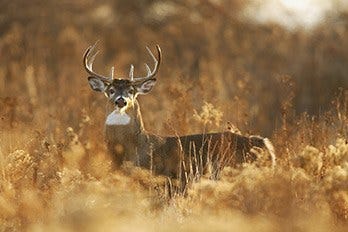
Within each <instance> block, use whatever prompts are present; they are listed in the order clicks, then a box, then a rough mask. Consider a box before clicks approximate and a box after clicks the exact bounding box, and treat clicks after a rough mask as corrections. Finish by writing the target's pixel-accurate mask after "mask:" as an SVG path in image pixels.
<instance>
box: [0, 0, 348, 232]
mask: <svg viewBox="0 0 348 232" xmlns="http://www.w3.org/2000/svg"><path fill="white" fill-rule="evenodd" d="M16 2H17V3H11V4H10V3H9V4H4V6H3V7H1V9H0V13H1V12H2V15H5V16H2V17H3V19H4V20H5V21H4V22H5V23H2V22H0V32H1V34H0V48H1V52H0V61H1V62H0V63H1V64H0V171H1V175H0V231H233V230H237V231H345V229H346V228H347V227H348V142H347V136H348V91H347V88H346V87H347V81H346V80H347V79H346V74H347V67H348V65H347V64H346V62H347V60H348V52H347V49H346V48H347V47H348V46H347V41H348V39H347V38H348V30H347V27H344V24H332V25H331V24H330V25H323V26H322V27H318V28H317V29H314V30H313V31H312V32H311V33H307V32H304V31H296V32H289V31H286V30H284V29H282V28H281V27H279V26H276V25H264V26H259V25H253V24H250V23H245V22H241V21H239V20H238V19H236V18H234V17H233V14H234V13H233V12H234V11H238V9H240V7H241V6H242V5H243V3H242V1H238V0H235V1H222V3H221V6H220V5H216V6H215V7H213V6H212V5H211V4H210V2H211V1H202V4H201V5H199V6H197V5H194V4H193V3H192V2H193V1H188V2H189V3H188V4H187V5H186V1H182V2H180V1H179V2H178V3H177V4H172V5H171V7H174V8H177V7H179V8H178V9H181V10H178V11H177V12H176V13H175V14H174V15H172V16H171V17H169V18H167V19H162V21H160V22H157V21H156V20H157V19H156V18H155V17H154V16H151V15H149V14H148V10H149V9H150V10H151V9H152V10H154V9H155V8H154V7H155V5H152V3H151V4H150V3H149V4H150V6H149V7H146V6H143V7H139V5H138V4H136V3H135V2H136V1H129V2H130V3H128V1H115V2H114V1H108V0H106V1H103V4H102V5H98V6H95V5H96V4H97V3H96V2H93V1H84V0H83V1H82V0H81V1H78V0H76V1H74V3H70V1H60V3H57V1H47V4H34V3H30V4H29V5H28V3H27V1H16ZM34 2H35V1H34ZM104 2H105V3H104ZM126 2H127V3H126ZM155 3H156V1H154V3H153V4H155ZM23 4H24V5H23ZM98 4H99V3H98ZM180 4H181V5H180ZM192 4H193V5H192ZM19 5H21V7H19ZM164 5H165V4H164ZM225 5H226V6H225ZM23 6H25V7H23ZM234 6H235V7H234ZM226 7H227V8H226ZM174 8H171V9H174ZM220 8H221V9H220ZM229 8H233V9H234V11H231V12H232V13H231V14H229V12H226V11H224V10H223V9H229ZM98 9H99V10H98ZM129 9H132V10H133V11H134V12H135V13H134V14H131V15H130V14H128V12H129ZM96 10H97V11H96ZM8 12H11V13H13V14H12V15H10V14H9V13H8ZM38 12H40V13H38ZM76 12H78V13H76ZM190 12H195V13H196V14H197V15H196V16H200V17H201V21H197V20H196V21H195V20H193V21H192V15H191V13H190ZM105 14H106V15H107V17H106V18H105ZM109 14H111V16H110V15H109ZM48 16H49V17H48ZM116 16H117V17H116ZM150 16H151V17H150ZM118 17H119V18H121V19H122V20H121V21H117V20H118ZM341 17H342V18H341V19H342V21H344V20H346V19H347V16H346V15H344V14H342V16H341ZM48 19H49V20H48ZM105 19H108V20H105ZM195 19H197V17H195ZM153 20H155V21H153ZM139 38H141V41H139ZM97 39H101V40H102V42H101V46H102V48H103V49H102V50H103V52H102V53H101V54H100V56H98V58H97V60H96V65H95V69H96V70H100V72H101V73H104V74H105V73H108V72H109V69H108V68H109V67H111V66H112V65H115V66H116V74H117V76H122V74H126V73H127V72H128V67H129V64H130V63H134V64H136V68H137V69H136V74H139V75H140V72H141V71H140V67H141V65H142V63H143V62H144V60H146V57H145V49H144V45H145V43H150V44H151V42H156V43H159V44H160V45H161V47H162V50H163V54H164V61H163V64H162V66H161V69H160V73H159V76H158V84H157V86H156V87H155V88H154V91H153V92H152V93H151V94H149V95H148V96H146V97H140V99H139V101H140V104H141V107H142V113H143V117H144V121H145V127H146V128H147V129H148V130H149V131H151V132H155V133H158V134H161V135H168V134H171V135H174V134H180V135H182V134H188V133H200V132H203V131H205V132H210V131H222V130H226V129H227V128H229V129H232V130H233V131H235V132H238V133H240V132H242V133H243V134H261V135H264V134H266V135H267V136H269V137H270V139H271V141H272V142H273V144H274V145H275V149H276V154H277V163H278V165H277V167H276V168H275V169H274V170H273V169H270V168H269V167H267V165H265V164H263V163H262V162H260V163H254V164H246V165H245V166H243V167H241V168H225V169H223V170H222V172H221V175H220V176H221V178H220V179H219V180H217V181H215V180H212V178H210V176H209V175H207V176H202V177H200V178H198V180H197V181H194V182H192V183H190V185H189V187H188V189H187V193H186V194H185V195H184V196H183V195H181V194H180V193H178V194H175V196H174V197H172V198H170V197H169V192H170V193H172V190H173V189H171V188H174V187H173V186H174V185H175V180H171V181H169V180H168V179H167V178H165V177H162V176H153V175H152V174H151V173H150V171H148V170H142V169H140V168H138V167H134V166H132V165H131V164H128V163H127V164H124V166H123V167H122V169H120V170H115V171H113V170H112V169H111V166H112V165H111V159H110V157H109V156H108V155H107V152H106V148H105V144H104V137H103V121H104V117H105V115H104V114H105V101H103V100H102V96H101V95H100V96H99V95H97V94H96V93H93V92H92V91H91V90H90V89H89V87H88V84H87V80H86V74H85V73H84V71H83V68H82V64H81V62H82V61H81V59H82V54H83V51H84V49H85V48H87V46H88V45H89V44H91V43H93V42H95V40H97ZM315 48H318V49H315ZM319 48H320V49H319ZM102 54H103V55H102ZM114 62H115V63H116V64H114ZM126 70H127V71H126ZM98 72H99V71H98ZM338 87H342V88H341V89H340V90H339V91H338V89H337V88H338ZM334 93H338V94H334ZM331 101H332V102H331ZM306 110H308V111H309V113H303V112H305V111H306Z"/></svg>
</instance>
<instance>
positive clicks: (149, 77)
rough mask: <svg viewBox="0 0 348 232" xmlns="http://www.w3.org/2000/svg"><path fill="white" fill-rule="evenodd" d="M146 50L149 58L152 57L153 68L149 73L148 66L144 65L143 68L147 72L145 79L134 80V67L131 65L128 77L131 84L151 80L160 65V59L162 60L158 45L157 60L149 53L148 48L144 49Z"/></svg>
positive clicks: (137, 78)
mask: <svg viewBox="0 0 348 232" xmlns="http://www.w3.org/2000/svg"><path fill="white" fill-rule="evenodd" d="M146 50H147V51H148V52H149V54H150V56H151V57H152V59H153V61H154V63H155V66H154V68H153V70H152V71H151V69H150V67H149V65H147V64H146V63H145V68H146V70H147V75H146V76H145V77H136V78H134V77H133V69H134V67H133V65H131V69H130V75H129V77H130V79H131V81H132V82H133V83H139V82H144V81H146V80H149V79H152V78H153V77H154V76H155V75H156V74H157V72H158V69H159V66H160V64H161V58H162V52H161V48H160V46H159V45H158V44H156V50H157V55H158V57H157V59H156V57H155V56H154V54H153V53H152V52H151V50H150V49H149V48H148V47H146Z"/></svg>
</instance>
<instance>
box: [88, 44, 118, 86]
mask: <svg viewBox="0 0 348 232" xmlns="http://www.w3.org/2000/svg"><path fill="white" fill-rule="evenodd" d="M97 44H98V41H97V42H96V43H95V44H94V45H92V46H89V47H88V48H87V50H86V52H85V54H84V55H83V65H84V67H85V69H86V71H87V73H88V74H89V75H91V76H93V77H96V78H99V79H101V80H102V81H105V82H109V83H110V82H112V77H111V78H110V77H105V76H102V75H100V74H97V73H96V72H94V71H93V62H94V60H95V57H96V56H97V54H98V53H99V51H96V50H95V48H96V46H97Z"/></svg>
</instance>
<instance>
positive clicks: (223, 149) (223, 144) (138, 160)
mask: <svg viewBox="0 0 348 232" xmlns="http://www.w3.org/2000/svg"><path fill="white" fill-rule="evenodd" d="M127 114H128V115H129V116H130V117H131V122H130V124H128V125H112V126H110V125H106V127H105V133H106V141H107V146H108V149H109V152H110V154H111V155H112V157H113V160H114V164H115V167H118V166H120V165H122V163H123V162H124V161H131V162H133V163H134V164H135V165H138V166H141V167H144V168H149V169H151V170H153V171H154V173H156V174H162V175H166V176H168V177H174V178H177V177H179V176H180V175H183V172H190V170H189V169H191V171H192V170H196V171H197V170H198V172H200V173H204V172H205V170H206V169H207V167H208V165H209V164H212V165H213V167H214V168H215V169H218V168H219V167H221V166H224V165H229V166H232V165H236V164H241V163H243V162H247V161H254V160H255V159H256V156H255V154H253V153H252V152H251V151H250V150H251V148H253V147H258V148H261V149H264V150H267V151H268V152H269V154H270V156H274V154H273V151H272V150H270V149H269V147H267V146H266V144H265V139H264V138H262V137H257V136H250V137H246V136H242V135H239V134H235V133H232V132H229V131H227V132H223V133H210V134H195V135H187V136H180V137H160V136H156V135H153V134H149V133H147V132H146V131H145V129H144V126H143V122H142V118H141V113H140V109H139V105H138V103H137V101H135V102H134V106H133V107H130V108H128V110H127ZM271 158H272V162H273V159H274V157H271Z"/></svg>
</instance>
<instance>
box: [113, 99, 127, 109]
mask: <svg viewBox="0 0 348 232" xmlns="http://www.w3.org/2000/svg"><path fill="white" fill-rule="evenodd" d="M115 104H116V105H117V106H118V107H120V108H122V107H124V106H126V105H127V102H126V100H124V98H122V97H120V98H118V99H117V100H116V101H115Z"/></svg>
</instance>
